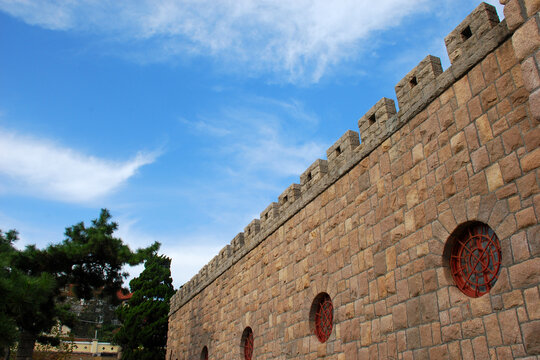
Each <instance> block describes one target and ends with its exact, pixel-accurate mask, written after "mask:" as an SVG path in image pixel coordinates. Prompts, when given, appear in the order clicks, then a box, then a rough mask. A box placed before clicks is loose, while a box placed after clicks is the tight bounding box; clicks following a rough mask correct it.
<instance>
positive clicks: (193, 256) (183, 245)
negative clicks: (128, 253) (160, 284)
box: [115, 215, 226, 289]
mask: <svg viewBox="0 0 540 360" xmlns="http://www.w3.org/2000/svg"><path fill="white" fill-rule="evenodd" d="M117 220H118V224H119V228H118V230H117V231H116V232H115V236H118V237H119V238H121V239H122V240H123V241H124V243H126V244H128V245H129V246H130V247H131V248H132V250H135V249H136V248H141V247H147V246H149V245H150V244H152V243H153V242H154V241H160V242H161V243H162V246H161V248H160V250H159V252H158V253H159V254H164V255H165V256H167V257H169V258H170V259H172V261H171V276H172V279H173V284H174V287H175V289H178V288H179V287H180V286H181V285H183V284H184V283H186V282H188V281H189V280H190V279H191V278H192V277H193V276H194V275H196V274H197V273H198V272H199V270H200V269H201V268H202V267H203V266H204V265H206V264H207V263H208V262H210V260H212V258H213V257H214V256H215V255H217V254H218V253H219V251H220V250H221V249H222V247H223V246H225V244H223V245H216V244H220V243H223V242H225V241H226V239H218V237H217V236H214V235H212V234H210V233H209V232H207V233H206V234H202V235H193V236H190V235H181V236H178V237H171V236H170V235H163V234H159V235H149V234H148V233H146V232H145V231H144V230H142V229H141V228H140V226H139V221H138V220H137V219H134V218H130V217H129V216H126V215H123V216H120V217H119V218H118V219H117ZM156 239H158V240H156ZM125 270H126V271H127V272H128V273H129V277H128V279H126V281H125V282H124V284H125V286H128V285H129V281H131V279H133V278H134V277H137V276H139V274H140V272H141V271H142V270H144V266H143V265H137V266H133V267H126V269H125Z"/></svg>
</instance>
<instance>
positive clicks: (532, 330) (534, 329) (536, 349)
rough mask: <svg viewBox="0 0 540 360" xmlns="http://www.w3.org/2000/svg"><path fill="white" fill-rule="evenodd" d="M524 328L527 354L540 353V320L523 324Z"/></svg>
mask: <svg viewBox="0 0 540 360" xmlns="http://www.w3.org/2000/svg"><path fill="white" fill-rule="evenodd" d="M522 330H523V338H524V340H525V343H524V345H525V350H526V351H527V354H529V355H540V336H539V334H540V321H532V322H530V323H527V324H523V326H522Z"/></svg>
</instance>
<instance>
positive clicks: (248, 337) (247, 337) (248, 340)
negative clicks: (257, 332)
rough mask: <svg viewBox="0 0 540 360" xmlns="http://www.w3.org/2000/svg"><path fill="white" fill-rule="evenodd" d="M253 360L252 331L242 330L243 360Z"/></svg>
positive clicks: (249, 329) (248, 329)
mask: <svg viewBox="0 0 540 360" xmlns="http://www.w3.org/2000/svg"><path fill="white" fill-rule="evenodd" d="M252 358H253V331H252V330H251V328H247V329H246V330H244V359H245V360H251V359H252Z"/></svg>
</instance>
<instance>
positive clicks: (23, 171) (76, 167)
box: [0, 129, 158, 203]
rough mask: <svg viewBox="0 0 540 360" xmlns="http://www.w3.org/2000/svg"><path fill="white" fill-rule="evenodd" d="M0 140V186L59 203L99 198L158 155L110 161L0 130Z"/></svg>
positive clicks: (89, 200) (144, 155)
mask: <svg viewBox="0 0 540 360" xmlns="http://www.w3.org/2000/svg"><path fill="white" fill-rule="evenodd" d="M0 138H1V139H2V141H0V185H1V187H3V188H4V189H8V190H9V191H10V192H17V193H22V194H27V195H31V196H38V197H41V198H48V199H54V200H58V201H63V202H75V203H87V202H92V201H93V200H96V199H98V198H102V197H104V196H105V195H108V194H110V193H112V192H113V191H115V190H117V189H118V188H119V187H120V186H121V185H122V184H124V183H125V182H126V181H127V180H128V179H129V178H130V177H132V176H133V175H135V174H136V173H137V170H138V169H139V168H140V167H141V166H143V165H146V164H150V163H152V162H154V161H155V159H156V157H157V156H158V154H157V153H146V154H145V153H139V154H137V155H136V156H135V157H133V158H132V159H130V160H127V161H111V160H106V159H100V158H97V157H94V156H90V155H86V154H82V153H79V152H77V151H76V150H73V149H70V148H67V147H64V146H61V145H58V144H55V143H52V142H50V141H46V140H43V139H36V138H31V137H28V136H22V135H19V134H16V133H12V132H7V131H5V130H3V129H0ZM4 191H5V190H4Z"/></svg>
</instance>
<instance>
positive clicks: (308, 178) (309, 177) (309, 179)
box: [307, 172, 312, 181]
mask: <svg viewBox="0 0 540 360" xmlns="http://www.w3.org/2000/svg"><path fill="white" fill-rule="evenodd" d="M311 179H312V175H311V172H309V173H308V174H307V181H311Z"/></svg>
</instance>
